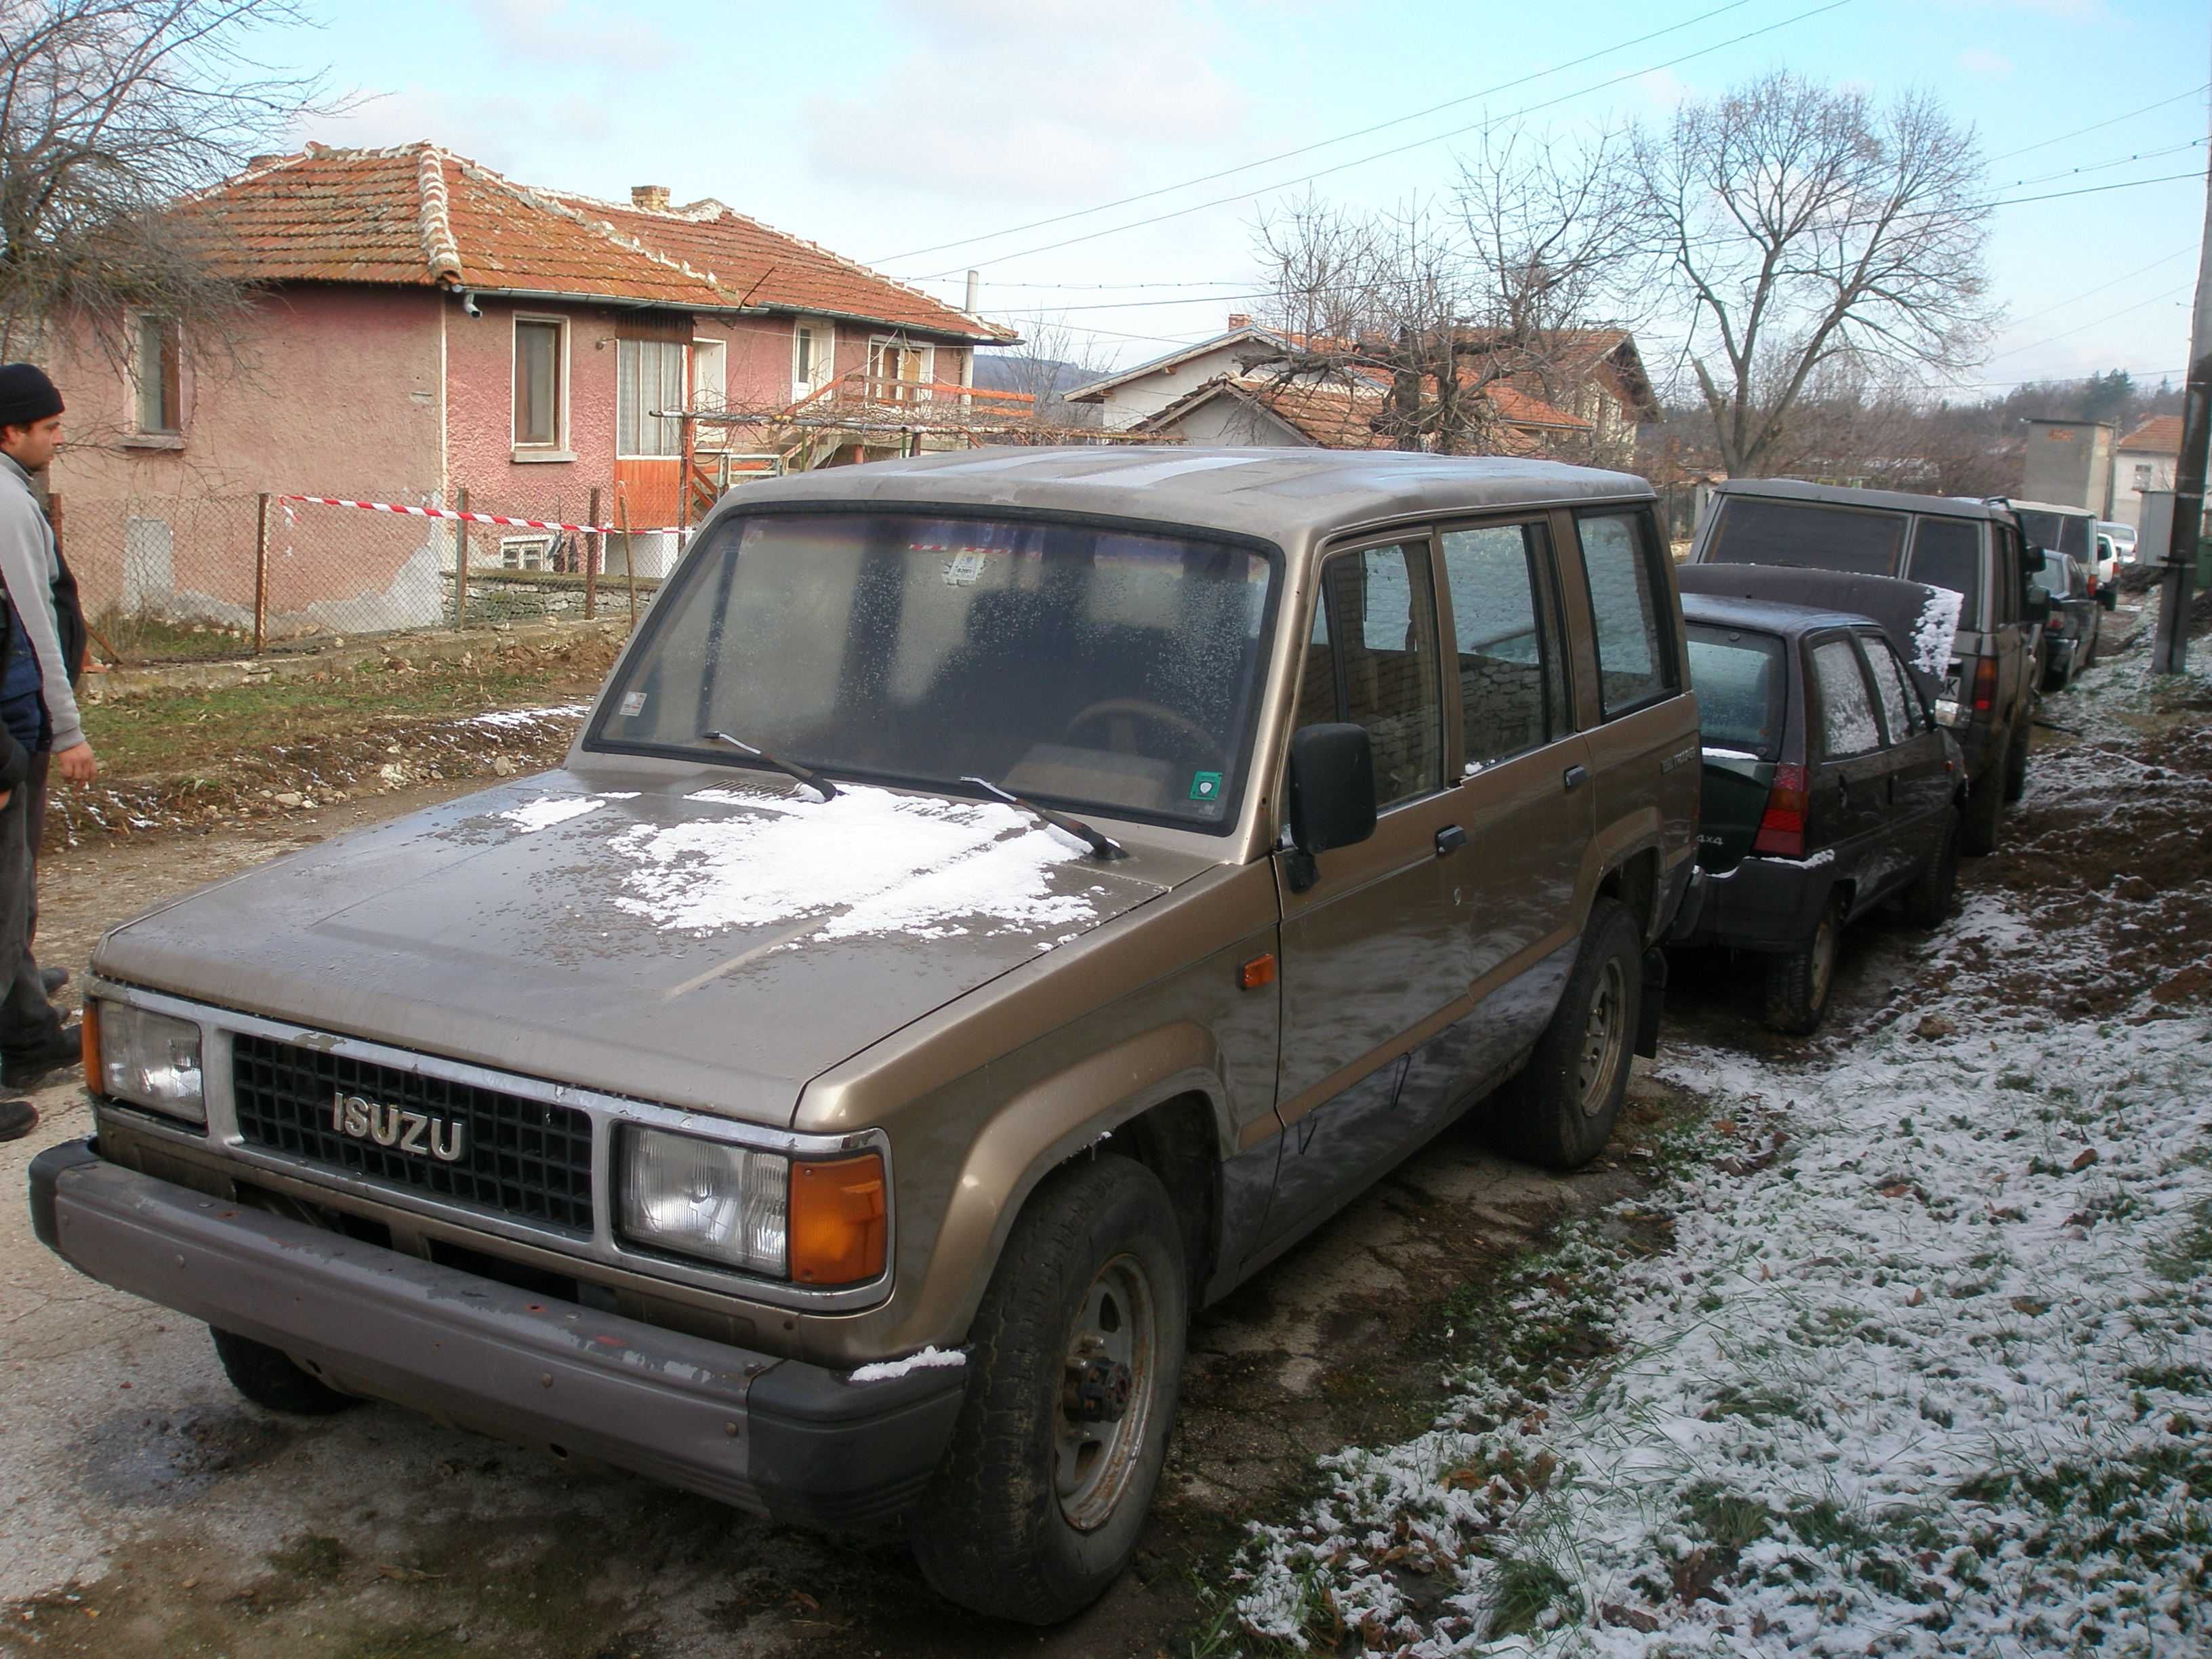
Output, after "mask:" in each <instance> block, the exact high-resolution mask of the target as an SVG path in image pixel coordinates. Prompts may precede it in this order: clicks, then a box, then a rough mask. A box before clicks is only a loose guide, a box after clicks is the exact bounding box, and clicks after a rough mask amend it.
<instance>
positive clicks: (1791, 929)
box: [1671, 593, 1966, 1033]
mask: <svg viewBox="0 0 2212 1659" xmlns="http://www.w3.org/2000/svg"><path fill="white" fill-rule="evenodd" d="M1682 616H1683V620H1684V623H1685V624H1686V636H1687V642H1688V646H1689V655H1690V678H1691V683H1692V685H1694V686H1695V687H1696V689H1697V693H1698V705H1699V711H1700V714H1701V720H1702V726H1703V742H1704V749H1705V755H1704V760H1705V771H1704V792H1703V806H1702V815H1701V817H1700V821H1699V836H1698V842H1699V845H1698V865H1699V878H1698V886H1697V889H1696V895H1695V898H1694V901H1693V902H1692V903H1691V904H1686V905H1685V906H1684V908H1683V919H1682V920H1681V921H1679V922H1678V924H1677V927H1676V932H1675V935H1674V939H1673V940H1672V941H1671V942H1672V943H1674V944H1676V945H1723V946H1727V947H1729V948H1731V949H1734V950H1738V951H1754V952H1757V953H1759V954H1760V955H1763V956H1764V957H1765V958H1766V965H1765V985H1764V999H1763V1002H1764V1006H1763V1012H1764V1017H1765V1022H1766V1024H1768V1025H1769V1026H1771V1027H1772V1028H1773V1029H1774V1030H1779V1031H1791V1032H1800V1033H1802V1032H1806V1031H1810V1030H1813V1029H1814V1027H1816V1026H1817V1025H1819V1024H1820V1018H1821V1016H1822V1015H1823V1014H1824V1013H1825V1012H1826V1010H1827V1006H1828V994H1829V990H1830V988H1831V987H1832V983H1833V981H1834V976H1835V966H1836V955H1837V947H1838V941H1839V939H1840V937H1841V935H1842V933H1843V930H1844V927H1846V926H1848V925H1849V924H1850V923H1851V922H1852V921H1856V920H1857V919H1858V918H1859V917H1861V916H1863V915H1865V914H1866V913H1867V912H1869V910H1871V909H1873V908H1875V906H1876V905H1879V904H1881V903H1882V902H1885V901H1887V900H1888V899H1891V898H1896V897H1902V898H1903V899H1904V901H1905V908H1906V911H1907V913H1908V914H1909V915H1911V917H1912V919H1913V920H1914V921H1918V922H1920V923H1923V925H1928V926H1933V925H1934V924H1935V923H1936V922H1938V921H1942V919H1943V918H1944V916H1945V915H1948V913H1949V911H1950V908H1951V903H1952V898H1953V894H1954V889H1955V887H1956V885H1957V881H1958V869H1959V835H1960V806H1961V804H1962V803H1963V801H1964V799H1965V796H1966V771H1965V768H1964V766H1963V763H1961V760H1960V753H1959V745H1958V743H1957V741H1956V740H1955V739H1954V738H1953V737H1952V736H1951V735H1950V734H1949V733H1948V732H1946V731H1944V730H1943V728H1942V726H1939V725H1937V724H1936V718H1935V714H1934V713H1933V711H1932V710H1931V709H1930V708H1929V702H1928V699H1927V697H1926V696H1925V695H1924V694H1923V690H1922V688H1921V686H1920V684H1917V682H1916V681H1915V678H1914V677H1913V674H1912V672H1911V671H1910V670H1909V669H1908V668H1907V666H1906V665H1905V662H1904V660H1903V659H1901V658H1900V657H1899V654H1898V653H1897V651H1896V650H1895V649H1894V648H1893V646H1892V645H1891V643H1890V641H1889V638H1888V636H1887V635H1886V634H1885V633H1884V632H1883V631H1882V629H1881V625H1880V624H1879V623H1875V621H1873V620H1872V619H1871V618H1869V617H1863V616H1860V615H1857V614H1856V613H1854V612H1850V611H1832V610H1824V609H1820V608H1816V607H1814V606H1811V605H1788V604H1782V603H1778V602H1776V601H1771V600H1765V599H1741V598H1735V597H1724V596H1721V595H1714V594H1693V593H1686V594H1685V595H1683V598H1682Z"/></svg>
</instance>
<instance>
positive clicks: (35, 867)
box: [23, 749, 54, 944]
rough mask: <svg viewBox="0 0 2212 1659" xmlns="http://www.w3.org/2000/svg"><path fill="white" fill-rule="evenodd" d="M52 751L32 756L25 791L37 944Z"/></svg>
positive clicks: (32, 936) (25, 832)
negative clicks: (40, 856)
mask: <svg viewBox="0 0 2212 1659" xmlns="http://www.w3.org/2000/svg"><path fill="white" fill-rule="evenodd" d="M53 761H54V757H53V754H52V751H51V750H45V749H41V750H39V752H38V753H37V754H35V755H33V756H32V757H31V775H30V776H29V777H27V778H25V779H24V780H23V793H25V794H26V795H27V796H28V797H29V798H30V799H28V800H27V801H26V802H24V804H23V844H24V846H25V847H27V848H29V849H30V854H31V926H30V932H29V936H28V938H27V939H26V940H25V943H27V944H29V943H35V942H36V941H37V939H38V937H39V848H40V847H42V846H44V845H45V844H46V771H47V769H48V768H50V767H51V766H52V764H53Z"/></svg>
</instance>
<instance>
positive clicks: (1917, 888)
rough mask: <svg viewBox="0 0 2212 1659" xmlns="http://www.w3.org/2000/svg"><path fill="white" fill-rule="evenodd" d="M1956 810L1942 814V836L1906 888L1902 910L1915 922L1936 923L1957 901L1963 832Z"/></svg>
mask: <svg viewBox="0 0 2212 1659" xmlns="http://www.w3.org/2000/svg"><path fill="white" fill-rule="evenodd" d="M1965 834H1966V829H1965V826H1964V825H1963V824H1962V823H1960V813H1958V812H1955V811H1953V812H1946V813H1945V814H1944V815H1943V833H1942V839H1941V840H1940V841H1938V842H1936V850H1935V851H1934V852H1933V853H1931V854H1929V857H1928V861H1927V862H1926V863H1925V864H1923V865H1922V866H1920V873H1919V874H1918V875H1917V876H1915V877H1914V878H1912V885H1911V886H1910V887H1908V888H1906V889H1905V915H1906V917H1907V918H1908V919H1909V920H1910V921H1912V922H1913V923H1914V925H1916V926H1917V927H1941V926H1942V924H1943V923H1944V922H1946V921H1948V920H1950V916H1951V908H1952V907H1953V906H1954V904H1956V903H1957V902H1959V842H1960V839H1961V838H1962V837H1963V836H1964V835H1965Z"/></svg>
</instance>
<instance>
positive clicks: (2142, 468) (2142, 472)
mask: <svg viewBox="0 0 2212 1659" xmlns="http://www.w3.org/2000/svg"><path fill="white" fill-rule="evenodd" d="M2135 465H2136V489H2149V488H2150V463H2149V462H2148V461H2137V462H2136V464H2135Z"/></svg>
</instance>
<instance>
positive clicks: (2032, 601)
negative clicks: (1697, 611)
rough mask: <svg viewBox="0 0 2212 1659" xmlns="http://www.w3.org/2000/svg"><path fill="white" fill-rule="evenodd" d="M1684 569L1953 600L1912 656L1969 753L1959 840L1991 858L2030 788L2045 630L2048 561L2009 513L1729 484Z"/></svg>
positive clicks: (1999, 505)
mask: <svg viewBox="0 0 2212 1659" xmlns="http://www.w3.org/2000/svg"><path fill="white" fill-rule="evenodd" d="M1690 562H1691V563H1692V564H1730V565H1761V566H1774V567H1781V568H1799V569H1814V570H1830V571H1840V572H1844V573H1846V574H1855V575H1863V576H1903V577H1907V578H1910V579H1911V580H1913V581H1916V582H1923V583H1925V584H1927V585H1928V586H1931V587H1936V588H1940V589H1942V590H1944V591H1945V592H1948V593H1952V594H1955V595H1957V596H1958V599H1959V605H1958V609H1957V611H1956V613H1955V616H1954V618H1953V619H1952V620H1951V621H1950V622H1949V623H1948V624H1947V623H1946V622H1945V620H1944V619H1943V618H1942V617H1941V616H1939V615H1937V614H1936V613H1935V612H1934V611H1930V613H1929V615H1928V616H1927V617H1925V618H1923V625H1921V626H1919V627H1917V629H1915V630H1914V637H1913V639H1912V641H1911V647H1910V648H1909V649H1908V650H1907V653H1906V655H1907V657H1908V659H1911V660H1912V661H1913V662H1914V663H1915V665H1917V666H1918V667H1921V668H1923V669H1925V670H1926V671H1929V673H1930V674H1931V675H1932V676H1933V678H1935V680H1936V682H1937V695H1936V719H1937V720H1938V721H1939V722H1941V723H1942V725H1943V726H1945V727H1946V728H1948V730H1949V731H1950V732H1951V733H1952V734H1953V735H1954V737H1956V738H1958V740H1959V747H1960V750H1963V751H1964V753H1965V755H1966V773H1967V777H1968V781H1969V787H1968V790H1967V795H1966V823H1965V826H1964V829H1963V839H1962V842H1961V845H1962V847H1963V848H1964V850H1965V851H1966V852H1968V853H1972V854H1984V853H1990V852H1994V851H1995V850H1996V843H1997V829H1998V825H1999V823H2001V821H2002V818H2003V816H2004V809H2005V807H2006V805H2008V803H2010V802H2013V801H2016V800H2018V799H2020V796H2021V790H2022V789H2024V788H2025V787H2027V750H2028V722H2029V718H2030V713H2031V706H2032V704H2033V699H2034V695H2035V681H2036V675H2037V650H2036V646H2037V631H2038V629H2039V626H2040V625H2041V623H2042V622H2043V621H2044V619H2045V616H2046V615H2047V614H2048V608H2049V603H2050V602H2049V600H2048V599H2046V598H2045V595H2044V593H2043V592H2042V590H2041V589H2039V588H2037V587H2035V586H2033V585H2032V581H2031V579H2032V578H2033V576H2034V575H2036V574H2039V573H2040V572H2041V570H2042V568H2043V560H2042V556H2041V555H2040V554H2039V553H2038V552H2036V551H2035V550H2034V549H2033V548H2032V547H2030V546H2029V544H2028V543H2027V538H2026V537H2025V536H2024V535H2023V534H2022V532H2021V524H2020V520H2019V517H2018V515H2017V514H2016V513H2014V511H2013V509H2012V508H2011V507H2009V506H2008V504H2006V503H2005V502H2003V501H1966V500H1963V499H1960V498H1959V497H1957V496H1950V495H1900V494H1899V493H1897V492H1895V491H1892V490H1887V489H1843V488H1840V487H1838V486H1835V485H1830V484H1810V483H1798V482H1796V480H1795V479H1790V478H1742V479H1732V480H1730V481H1729V482H1728V483H1723V484H1722V485H1720V486H1719V488H1718V489H1717V491H1716V493H1715V495H1714V498H1713V502H1712V505H1711V507H1710V509H1708V511H1707V513H1706V514H1705V520H1704V522H1703V523H1701V524H1700V525H1699V527H1698V539H1697V544H1696V545H1695V546H1694V547H1693V548H1692V549H1691V550H1690ZM1778 597H1787V596H1786V595H1778ZM1946 635H1948V637H1945V636H1946Z"/></svg>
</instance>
